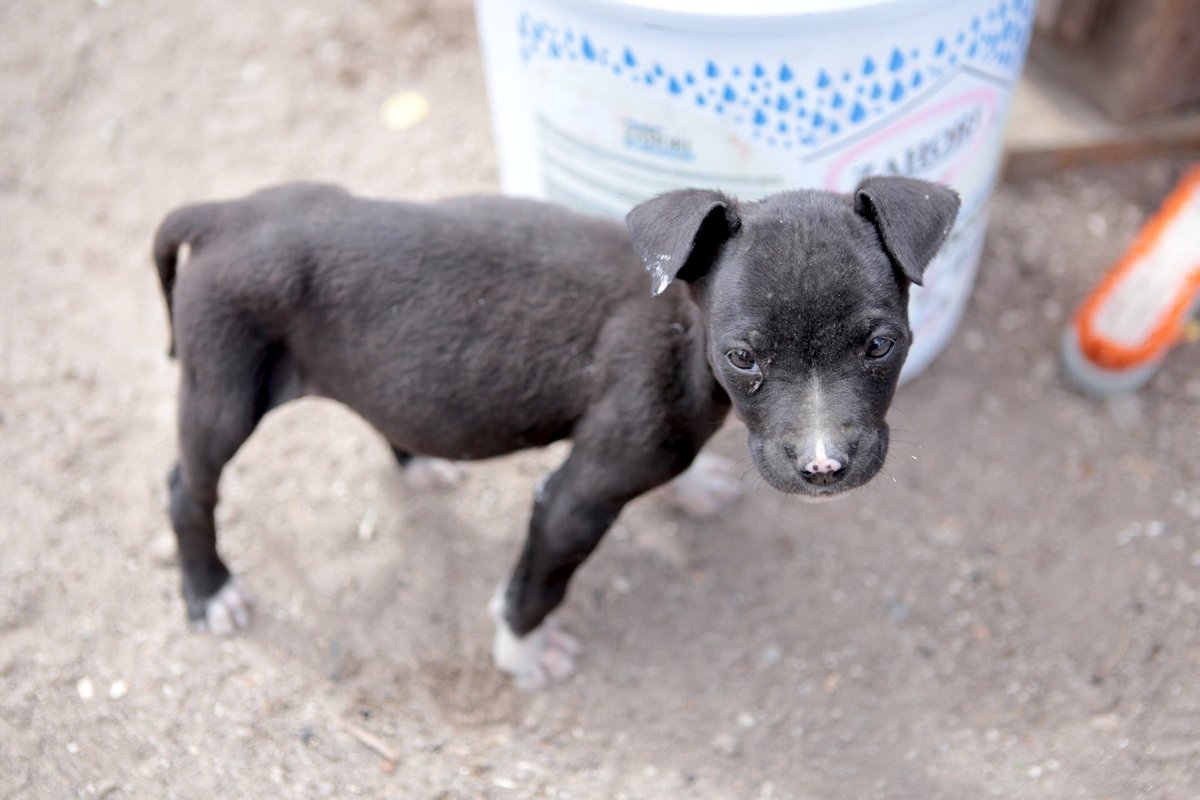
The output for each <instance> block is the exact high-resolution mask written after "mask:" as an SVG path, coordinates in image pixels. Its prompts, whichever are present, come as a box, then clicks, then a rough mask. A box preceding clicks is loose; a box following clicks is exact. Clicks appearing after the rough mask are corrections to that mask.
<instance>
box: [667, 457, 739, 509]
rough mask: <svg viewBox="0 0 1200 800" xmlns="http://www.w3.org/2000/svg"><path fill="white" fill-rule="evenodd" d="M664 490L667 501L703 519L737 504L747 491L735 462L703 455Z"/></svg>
mask: <svg viewBox="0 0 1200 800" xmlns="http://www.w3.org/2000/svg"><path fill="white" fill-rule="evenodd" d="M660 491H661V493H662V495H663V497H664V498H665V499H666V501H667V502H669V503H670V504H671V505H673V506H675V507H676V508H677V509H679V510H680V511H682V512H683V513H684V514H687V515H688V516H690V517H700V518H703V517H711V516H713V515H715V514H717V513H719V512H720V511H721V510H722V509H724V508H725V507H726V506H728V505H730V504H731V503H733V502H735V501H736V500H737V499H738V498H739V497H741V496H742V491H743V490H742V484H741V481H739V480H738V478H737V473H736V470H735V467H734V464H733V462H732V461H730V460H729V459H727V458H722V457H721V456H714V455H712V454H710V453H701V454H700V455H698V456H696V460H695V461H693V462H692V465H691V466H690V467H688V468H687V470H686V471H685V472H684V473H683V474H682V475H680V476H679V477H678V478H676V479H675V480H673V481H671V482H670V483H668V484H667V485H666V486H664V487H663V488H662V489H661V490H660Z"/></svg>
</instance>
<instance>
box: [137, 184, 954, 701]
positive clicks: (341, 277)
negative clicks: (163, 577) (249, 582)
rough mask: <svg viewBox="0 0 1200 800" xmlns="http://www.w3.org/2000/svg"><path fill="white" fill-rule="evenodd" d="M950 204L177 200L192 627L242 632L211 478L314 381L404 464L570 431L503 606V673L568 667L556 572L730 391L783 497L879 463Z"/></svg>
mask: <svg viewBox="0 0 1200 800" xmlns="http://www.w3.org/2000/svg"><path fill="white" fill-rule="evenodd" d="M957 210H958V197H957V196H956V195H955V194H954V193H953V192H952V191H951V190H949V189H947V188H945V187H942V186H939V185H936V184H931V183H926V182H923V181H918V180H913V179H907V178H883V177H881V178H870V179H867V180H866V181H864V182H863V183H862V185H861V186H860V187H859V188H858V190H857V191H856V192H855V193H854V194H852V195H840V194H833V193H828V192H818V191H797V192H787V193H783V194H778V195H774V196H772V197H768V198H766V199H763V200H759V201H756V202H738V201H735V200H733V199H731V198H729V197H726V196H725V195H722V194H720V193H719V192H715V191H705V190H694V189H693V190H683V191H676V192H670V193H667V194H664V195H661V196H659V197H656V198H654V199H652V200H649V201H647V202H645V203H643V204H641V205H639V206H637V207H636V208H634V209H633V211H631V212H630V214H629V217H628V220H627V222H628V229H627V230H626V228H623V227H622V226H620V225H619V224H617V223H614V222H610V221H607V220H602V219H594V218H589V217H585V216H580V215H579V214H575V213H572V212H570V211H567V210H564V209H562V208H558V207H555V206H552V205H547V204H543V203H538V202H533V201H527V200H516V199H504V198H496V197H476V198H466V199H459V200H449V201H445V202H440V203H434V204H431V205H415V204H410V203H399V202H385V201H380V200H368V199H361V198H356V197H353V196H351V195H349V194H347V193H346V192H344V191H342V190H341V189H338V188H335V187H331V186H320V185H305V184H297V185H290V186H283V187H279V188H274V189H268V190H265V191H262V192H259V193H257V194H254V195H252V196H250V197H248V198H245V199H242V200H235V201H231V202H224V203H208V204H200V205H193V206H188V207H185V208H181V209H179V210H177V211H175V212H174V213H172V214H171V215H169V216H168V217H167V218H166V220H165V221H164V222H163V223H162V225H161V227H160V228H159V230H158V234H157V237H156V240H155V244H154V258H155V261H156V263H157V266H158V272H159V277H160V278H161V280H162V287H163V291H164V294H165V296H166V300H167V307H168V310H169V311H171V312H172V316H173V326H174V342H173V345H172V347H173V352H177V354H178V357H179V360H180V363H181V367H182V376H181V385H180V398H179V441H180V458H179V463H178V465H177V466H176V467H175V468H174V469H172V471H171V474H170V489H171V520H172V523H173V525H174V528H175V534H176V537H177V540H178V545H179V555H180V561H181V564H182V569H183V595H184V599H185V600H186V603H187V612H188V616H189V618H190V619H191V620H192V621H193V623H194V624H195V625H197V626H199V627H206V628H208V629H210V630H213V631H215V632H224V631H228V630H232V629H233V628H235V627H242V626H244V625H245V624H246V622H247V617H248V598H247V596H246V595H245V594H244V592H243V591H242V590H241V589H240V588H239V586H238V584H237V582H236V581H235V580H234V579H233V577H232V576H231V575H230V573H229V570H228V569H227V568H226V566H225V564H224V563H222V561H221V558H220V556H219V555H218V554H217V540H216V529H215V527H214V522H213V510H214V507H215V506H216V503H217V484H218V479H219V478H220V475H221V470H222V468H223V467H224V465H225V464H226V463H227V462H228V461H229V460H230V458H232V457H233V455H234V452H235V451H236V450H237V449H238V447H239V446H240V445H241V444H242V443H243V442H244V441H245V440H246V438H247V437H248V436H250V434H251V432H252V431H253V430H254V427H255V425H256V424H257V423H258V421H259V420H260V419H262V417H263V415H264V414H266V413H267V412H268V411H270V410H271V409H272V408H275V407H276V406H278V405H280V404H282V403H284V402H286V401H288V400H291V399H294V398H298V397H301V396H303V395H319V396H323V397H328V398H333V399H335V400H339V401H341V402H342V403H344V404H346V405H347V406H349V407H350V408H352V409H354V410H355V411H357V412H358V413H359V414H361V415H362V416H363V417H364V418H365V419H366V420H367V421H368V422H370V423H371V424H372V425H374V426H375V427H376V428H378V429H379V431H380V432H382V434H383V435H384V436H385V437H386V439H387V440H388V442H390V443H391V445H392V448H393V450H394V451H395V453H396V455H397V457H398V458H399V459H400V461H401V463H402V464H404V463H407V462H409V461H410V459H411V458H412V456H414V455H417V454H419V455H422V456H434V457H440V458H445V459H479V458H488V457H491V456H497V455H501V454H504V453H509V452H512V451H515V450H519V449H522V448H526V447H537V446H540V445H545V444H548V443H550V442H553V441H555V440H558V439H563V438H567V437H569V438H571V439H572V440H573V448H572V450H571V453H570V456H569V457H568V458H567V460H566V462H565V463H564V464H563V465H562V466H561V467H560V468H559V469H558V470H557V471H556V472H554V473H553V474H552V475H550V476H549V478H548V479H547V480H546V481H545V483H544V485H542V486H540V487H539V490H538V492H537V496H536V497H535V499H534V503H533V512H532V518H531V520H530V523H529V534H528V538H527V540H526V542H525V547H524V550H523V552H522V554H521V557H520V559H519V561H518V562H517V565H516V568H515V570H514V571H513V573H512V575H511V577H510V578H509V579H508V581H507V582H506V583H505V584H504V585H503V586H502V591H501V592H499V593H498V594H497V597H496V599H495V600H494V602H493V611H494V614H495V616H496V620H497V625H498V630H497V634H496V642H495V647H494V656H495V659H496V663H497V665H498V666H499V667H500V668H501V669H503V670H505V671H508V672H510V673H512V674H514V675H515V676H517V677H518V678H519V679H521V680H522V681H524V682H526V683H538V682H541V681H545V680H546V679H547V678H554V677H560V676H561V675H563V674H565V673H567V672H569V671H570V669H571V667H572V656H573V655H574V654H575V652H576V649H577V645H576V644H575V642H574V641H573V640H571V639H570V638H569V637H567V636H566V635H564V634H561V633H558V632H557V631H555V630H554V629H553V628H552V627H551V626H549V625H547V624H546V617H547V615H548V614H549V613H550V612H551V611H553V610H554V609H555V608H556V607H557V606H558V605H559V603H561V602H562V599H563V596H564V594H565V593H566V590H567V584H568V582H569V580H570V578H571V575H572V573H573V572H574V571H575V569H576V568H577V567H579V565H580V564H582V563H583V561H584V559H586V558H587V556H588V555H589V553H591V551H592V550H593V548H595V547H596V545H597V544H598V543H599V541H600V538H601V536H603V535H604V532H605V531H606V530H608V528H609V526H610V525H611V524H612V522H613V520H614V519H615V518H616V517H617V515H618V514H619V513H620V511H621V508H622V507H623V506H624V505H625V504H626V503H627V502H629V501H630V500H631V499H633V498H634V497H637V496H638V495H640V494H642V493H644V492H646V491H648V490H650V489H652V488H654V487H655V486H658V485H660V484H663V483H665V482H666V481H669V480H671V479H672V478H673V477H675V476H676V475H679V474H680V473H681V472H682V471H683V470H684V469H685V468H687V467H688V465H689V464H690V463H691V462H692V460H693V459H694V458H695V457H696V454H697V452H698V451H699V450H700V447H701V446H702V445H703V444H704V442H705V440H707V439H708V438H709V437H710V436H711V435H712V434H713V432H714V431H716V430H717V428H718V426H720V424H721V422H722V420H723V419H724V418H725V416H726V414H727V412H728V411H729V408H730V406H731V405H732V407H733V408H734V409H735V411H736V413H737V414H738V416H739V417H741V419H742V420H744V421H745V423H746V427H747V428H748V429H749V432H750V437H749V439H750V451H751V453H752V455H753V457H754V462H755V464H756V465H757V467H758V469H759V471H760V472H761V473H762V475H763V477H764V478H765V479H766V480H767V482H768V483H770V484H771V485H772V486H774V487H776V488H777V489H780V490H782V491H785V492H794V493H799V494H803V495H810V496H816V497H820V496H825V495H830V494H833V493H836V492H841V491H844V490H846V489H849V488H852V487H855V486H859V485H861V484H863V483H864V482H866V481H867V480H869V479H870V478H871V477H872V476H874V475H875V473H876V472H877V471H878V470H879V469H880V467H881V466H882V465H883V462H884V457H885V455H886V452H887V445H888V429H887V425H886V423H885V422H884V415H885V413H886V411H887V409H888V405H889V403H890V401H891V398H892V394H893V392H894V390H895V387H896V380H897V377H898V376H899V373H900V367H901V365H902V364H903V362H904V358H905V355H906V353H907V351H908V346H909V340H910V337H911V334H910V331H909V327H908V320H907V299H908V286H909V283H910V282H912V283H920V282H921V274H922V272H923V270H924V269H925V266H926V265H927V264H928V263H929V260H930V259H931V258H932V257H933V255H934V254H935V253H936V251H937V249H938V248H939V247H940V246H941V244H942V242H943V241H944V240H945V238H946V235H947V233H948V232H949V230H950V227H951V225H952V223H953V221H954V218H955V215H956V213H957ZM185 243H186V244H187V245H189V246H190V251H191V255H190V258H189V260H188V263H187V265H186V268H185V269H183V270H181V271H180V272H179V275H178V279H177V278H176V261H177V254H178V251H179V249H180V246H181V245H182V244H185ZM643 267H644V268H645V270H648V271H649V272H650V276H651V284H652V286H651V287H648V286H647V281H646V274H645V272H644V271H643ZM675 281H680V282H682V285H681V284H679V283H675ZM648 288H649V289H651V290H650V291H648ZM659 295H661V296H659Z"/></svg>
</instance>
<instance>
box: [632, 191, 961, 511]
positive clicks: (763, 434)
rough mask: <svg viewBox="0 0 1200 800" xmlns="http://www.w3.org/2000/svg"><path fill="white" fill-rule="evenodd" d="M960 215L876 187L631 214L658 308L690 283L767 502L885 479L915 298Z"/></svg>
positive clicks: (685, 194) (673, 198)
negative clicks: (661, 296)
mask: <svg viewBox="0 0 1200 800" xmlns="http://www.w3.org/2000/svg"><path fill="white" fill-rule="evenodd" d="M958 205H959V201H958V196H957V195H956V194H955V193H954V192H953V191H952V190H951V189H948V188H946V187H944V186H940V185H938V184H933V183H928V182H925V181H919V180H915V179H911V178H900V177H876V178H868V179H866V180H865V181H863V182H862V184H860V185H859V187H858V189H857V190H856V191H855V192H854V193H853V194H849V195H843V194H834V193H830V192H817V191H798V192H786V193H783V194H777V195H773V196H771V197H767V198H765V199H763V200H759V201H757V202H752V203H739V202H737V201H734V200H732V199H730V198H728V197H726V196H725V195H723V194H721V193H720V192H715V191H707V190H697V189H686V190H682V191H676V192H669V193H667V194H664V195H660V196H658V197H656V198H654V199H652V200H649V201H647V202H645V203H643V204H642V205H639V206H638V207H636V208H634V209H633V211H631V212H630V213H629V217H628V220H627V221H628V224H629V230H630V235H631V238H632V241H633V244H634V249H635V250H636V251H637V253H638V255H640V256H641V258H642V260H643V262H644V263H645V265H646V269H647V270H648V271H649V272H650V275H651V281H652V285H653V291H654V293H655V294H658V293H660V292H662V291H663V290H665V289H666V288H667V286H668V285H669V284H670V283H672V282H673V281H677V280H678V281H684V282H686V283H687V284H688V288H689V289H690V291H691V294H692V296H693V297H694V298H695V300H696V302H697V303H698V304H699V306H700V308H701V309H702V311H703V315H704V318H705V325H706V328H707V330H706V333H707V347H708V359H709V363H710V364H711V366H712V371H713V374H714V375H715V376H716V379H717V381H718V382H719V383H720V384H721V386H722V387H723V388H724V389H725V390H726V391H727V392H728V393H729V396H730V398H732V401H733V405H734V408H735V409H736V411H737V413H738V415H739V416H740V417H741V418H742V420H743V421H744V422H745V423H746V426H747V428H749V431H750V452H751V454H752V455H753V457H754V461H755V464H756V465H757V466H758V469H759V471H760V472H761V473H762V475H763V477H764V478H766V480H767V482H768V483H770V484H771V485H772V486H774V487H775V488H777V489H780V490H782V491H785V492H795V493H801V494H806V495H810V496H822V495H830V494H834V493H837V492H840V491H843V490H846V489H851V488H854V487H856V486H860V485H862V484H863V483H866V482H867V481H868V480H870V479H871V478H872V477H874V475H875V474H876V473H877V472H878V471H879V469H880V468H881V467H882V466H883V463H884V459H885V457H886V455H887V447H888V427H887V423H886V422H885V421H884V416H885V415H886V413H887V409H888V405H889V404H890V403H891V399H892V394H893V393H894V392H895V389H896V381H897V379H898V378H899V375H900V367H901V366H902V365H903V364H904V358H905V356H906V355H907V354H908V348H909V344H910V343H911V339H912V333H911V331H910V330H909V326H908V287H909V284H910V283H916V284H920V283H921V276H922V274H923V273H924V270H925V267H926V265H928V263H929V261H930V259H932V258H933V256H934V254H935V253H936V252H937V250H938V248H939V247H940V246H941V244H942V242H943V241H945V239H946V236H947V234H948V233H949V232H950V228H951V226H952V225H953V223H954V218H955V215H956V214H957V213H958Z"/></svg>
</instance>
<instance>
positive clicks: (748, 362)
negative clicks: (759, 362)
mask: <svg viewBox="0 0 1200 800" xmlns="http://www.w3.org/2000/svg"><path fill="white" fill-rule="evenodd" d="M725 357H726V358H728V359H729V363H730V364H733V365H734V366H735V367H737V368H738V369H740V370H742V371H743V372H749V371H750V370H752V369H754V367H755V363H754V356H752V355H750V351H749V350H730V351H729V352H728V353H726V354H725Z"/></svg>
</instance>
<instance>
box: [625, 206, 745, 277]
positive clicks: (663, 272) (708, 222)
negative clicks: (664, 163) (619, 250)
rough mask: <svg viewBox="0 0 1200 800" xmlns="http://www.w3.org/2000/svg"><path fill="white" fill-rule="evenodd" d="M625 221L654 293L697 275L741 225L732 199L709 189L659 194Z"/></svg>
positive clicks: (703, 272)
mask: <svg viewBox="0 0 1200 800" xmlns="http://www.w3.org/2000/svg"><path fill="white" fill-rule="evenodd" d="M625 223H626V224H627V225H628V226H629V236H630V238H631V239H632V240H633V250H634V252H635V253H637V254H638V256H639V257H640V258H641V259H642V264H643V265H645V267H646V271H647V272H649V273H650V278H651V280H652V281H653V284H652V286H651V293H652V294H655V295H658V294H662V292H663V291H664V290H665V289H666V288H667V286H669V285H670V283H671V281H673V280H675V279H676V278H679V279H680V280H684V281H694V280H696V279H697V278H700V277H702V276H703V275H704V274H705V273H706V272H707V271H708V268H709V267H710V266H712V262H713V259H714V258H715V257H716V255H717V251H718V250H719V249H720V247H721V245H722V244H724V243H725V241H726V240H727V239H728V238H729V237H730V235H732V234H733V233H734V232H735V231H737V229H738V228H739V227H740V226H741V221H740V220H739V218H738V214H737V208H736V206H735V203H734V201H733V200H732V199H730V198H728V197H726V196H725V195H723V194H721V193H720V192H717V191H712V190H709V189H680V190H679V191H675V192H667V193H666V194H660V195H659V196H658V197H655V198H652V199H650V200H647V201H646V202H644V203H642V204H641V205H639V206H636V207H635V208H634V209H633V210H632V211H630V212H629V214H628V215H627V216H626V217H625Z"/></svg>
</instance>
